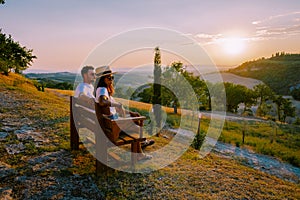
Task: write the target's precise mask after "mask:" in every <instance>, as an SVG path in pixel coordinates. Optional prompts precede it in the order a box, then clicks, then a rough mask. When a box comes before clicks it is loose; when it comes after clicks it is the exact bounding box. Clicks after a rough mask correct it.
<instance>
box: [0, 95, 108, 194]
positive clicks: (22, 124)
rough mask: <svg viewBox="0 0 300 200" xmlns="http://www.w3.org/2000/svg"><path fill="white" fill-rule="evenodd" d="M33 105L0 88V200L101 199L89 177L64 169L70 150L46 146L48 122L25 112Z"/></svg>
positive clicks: (49, 125)
mask: <svg viewBox="0 0 300 200" xmlns="http://www.w3.org/2000/svg"><path fill="white" fill-rule="evenodd" d="M34 106H38V105H35V104H34V102H33V103H32V102H30V104H28V101H27V100H25V99H24V98H22V95H20V94H19V93H17V92H12V91H0V109H1V113H0V152H1V158H0V199H103V195H102V193H101V191H99V189H98V187H97V185H96V184H95V183H94V181H93V180H92V178H91V177H90V176H88V175H78V174H72V173H70V172H69V171H68V170H67V169H68V168H70V167H72V165H73V163H72V160H73V159H72V154H71V153H70V152H69V151H67V150H64V149H55V148H49V147H50V140H52V139H53V134H51V133H50V132H51V131H52V127H51V124H48V125H47V123H45V121H43V120H42V119H37V118H32V116H30V115H28V114H30V112H28V111H30V110H31V109H33V108H34ZM52 141H53V140H52Z"/></svg>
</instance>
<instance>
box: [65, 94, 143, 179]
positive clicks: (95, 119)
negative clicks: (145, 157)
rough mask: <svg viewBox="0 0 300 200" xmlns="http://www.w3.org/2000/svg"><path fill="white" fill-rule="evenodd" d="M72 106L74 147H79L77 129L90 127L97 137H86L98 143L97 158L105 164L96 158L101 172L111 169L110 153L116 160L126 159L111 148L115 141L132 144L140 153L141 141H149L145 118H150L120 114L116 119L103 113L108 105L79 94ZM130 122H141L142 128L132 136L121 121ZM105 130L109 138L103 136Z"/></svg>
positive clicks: (133, 160)
mask: <svg viewBox="0 0 300 200" xmlns="http://www.w3.org/2000/svg"><path fill="white" fill-rule="evenodd" d="M70 108H71V111H70V115H71V116H70V125H71V148H72V149H78V146H79V136H78V131H77V130H76V128H87V129H89V130H91V131H92V132H93V133H94V135H95V138H92V137H86V141H87V142H89V143H91V145H95V147H96V157H97V158H101V161H102V160H103V163H101V162H100V161H99V160H98V159H97V160H96V172H97V175H98V174H100V173H103V172H104V171H106V170H107V169H108V167H107V161H108V160H107V159H108V156H109V157H111V158H112V159H113V160H116V161H120V160H122V159H121V157H120V156H119V155H117V154H116V153H114V152H109V151H108V148H110V147H111V145H112V144H114V145H116V146H121V145H126V144H130V145H131V151H132V152H134V153H137V152H138V149H139V142H141V141H144V140H146V138H143V137H142V135H143V131H142V126H143V120H145V119H146V117H144V116H140V117H119V118H118V119H114V120H112V119H110V118H109V117H108V115H104V114H103V113H106V110H105V109H106V108H103V107H100V105H99V104H97V103H95V105H94V106H92V105H90V104H88V103H86V102H84V101H81V100H80V99H78V98H75V97H70ZM127 121H128V123H132V122H135V123H136V124H137V125H139V126H140V131H139V132H138V133H133V134H130V135H129V134H126V133H125V132H122V131H121V130H120V128H119V126H118V124H117V123H118V122H122V123H126V122H127ZM75 126H76V128H75ZM101 131H103V132H104V133H105V135H106V136H107V137H108V138H109V139H107V138H105V137H104V138H103V136H102V135H101ZM110 136H114V137H110ZM116 137H117V138H116ZM77 140H78V141H77ZM109 140H110V141H111V142H112V143H109ZM135 162H136V154H132V155H131V164H132V167H133V168H134V164H135Z"/></svg>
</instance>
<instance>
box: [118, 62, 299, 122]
mask: <svg viewBox="0 0 300 200" xmlns="http://www.w3.org/2000/svg"><path fill="white" fill-rule="evenodd" d="M178 75H180V77H184V79H185V80H186V81H187V82H188V84H189V85H190V86H191V87H192V89H193V91H194V92H195V94H196V97H197V101H198V102H200V104H199V109H200V110H211V109H212V105H211V104H212V102H215V103H216V102H217V100H214V101H212V99H211V98H213V97H211V92H212V91H214V93H218V91H220V93H221V90H223V89H225V93H226V105H225V106H226V111H228V112H232V113H237V112H238V110H239V105H241V104H244V108H243V110H242V113H243V114H244V115H253V113H252V110H251V107H252V106H253V105H258V109H257V112H256V114H257V115H258V116H261V117H266V118H270V119H273V120H279V121H282V122H284V121H285V120H286V118H287V116H291V117H293V116H295V108H294V107H293V106H292V103H291V101H290V100H289V99H285V98H283V97H282V96H281V95H276V94H275V93H274V92H273V90H272V89H271V88H270V87H268V86H267V85H265V84H260V85H257V86H255V87H254V88H253V89H249V88H247V87H245V86H242V85H237V84H233V83H228V82H226V83H224V84H223V83H217V84H212V83H209V82H205V81H204V80H202V79H201V78H200V77H199V76H194V75H193V74H192V73H191V72H188V71H187V70H186V69H185V67H184V66H183V64H182V63H181V62H174V63H172V64H171V66H168V67H166V68H164V69H163V71H162V83H164V84H163V85H169V86H172V85H174V86H175V88H176V93H177V95H175V94H174V91H173V89H171V90H170V89H169V88H168V87H165V86H162V88H161V90H162V92H161V104H162V105H163V106H168V107H174V106H175V107H177V108H179V107H181V108H182V107H184V105H180V104H179V99H178V94H179V95H181V96H184V97H185V98H184V99H187V102H184V103H186V104H188V103H189V102H188V101H189V100H188V99H189V97H188V96H189V95H191V94H188V93H186V91H187V88H186V87H182V85H181V84H180V81H182V80H180V78H179V76H178ZM208 85H209V88H210V90H211V91H209V89H208ZM176 86H178V87H176ZM152 94H153V84H148V85H144V86H142V87H141V88H138V89H137V90H136V91H135V92H133V91H132V89H131V88H127V89H120V88H119V89H118V90H117V91H116V96H118V97H127V98H128V96H130V98H131V99H133V100H139V101H142V102H145V103H153V102H154V101H153V99H152V96H153V95H152Z"/></svg>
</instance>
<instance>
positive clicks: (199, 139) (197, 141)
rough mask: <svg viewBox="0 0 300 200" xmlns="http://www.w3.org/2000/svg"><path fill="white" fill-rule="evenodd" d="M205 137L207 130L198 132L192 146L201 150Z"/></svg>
mask: <svg viewBox="0 0 300 200" xmlns="http://www.w3.org/2000/svg"><path fill="white" fill-rule="evenodd" d="M204 139H205V132H204V131H203V130H201V131H200V132H198V133H197V134H196V136H195V138H194V141H193V143H192V147H193V148H194V149H197V150H199V149H200V148H201V146H202V144H203V141H204Z"/></svg>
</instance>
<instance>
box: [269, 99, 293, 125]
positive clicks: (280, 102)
mask: <svg viewBox="0 0 300 200" xmlns="http://www.w3.org/2000/svg"><path fill="white" fill-rule="evenodd" d="M273 102H274V103H275V104H276V106H277V117H278V120H279V121H281V122H284V121H285V119H286V117H287V116H291V117H294V116H295V107H293V104H292V102H291V101H290V100H289V99H285V98H283V97H282V96H281V95H278V96H276V97H274V100H273Z"/></svg>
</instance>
